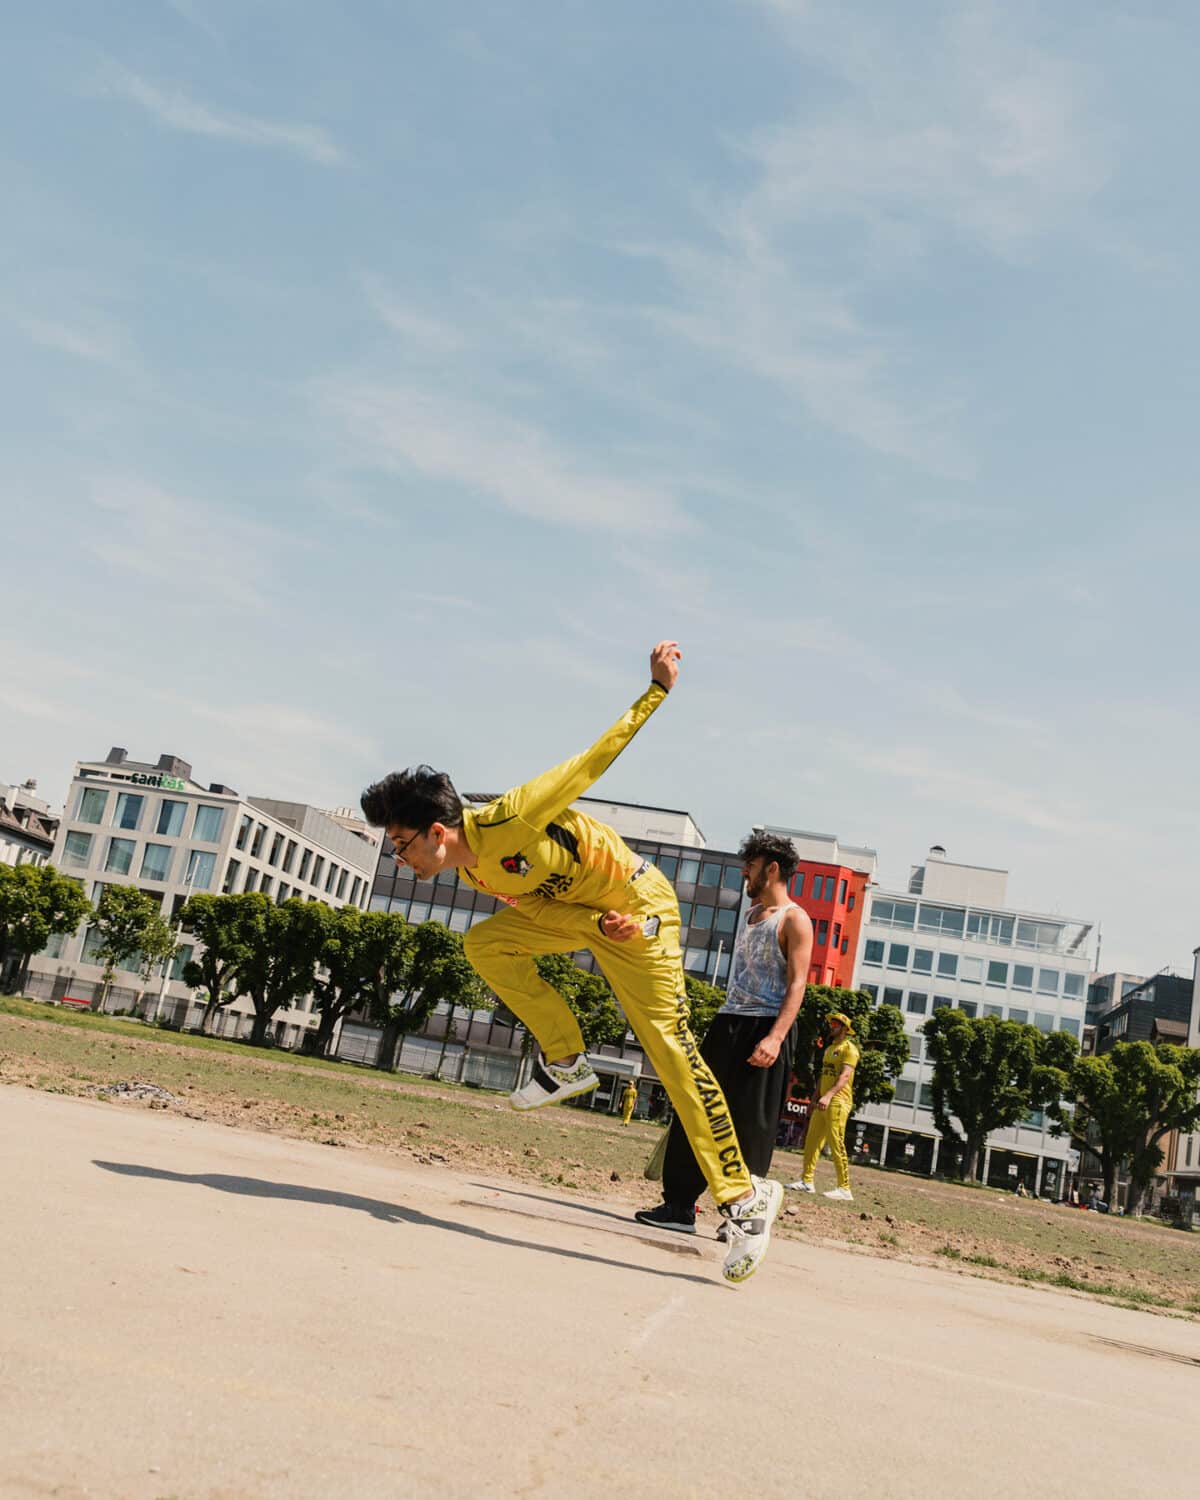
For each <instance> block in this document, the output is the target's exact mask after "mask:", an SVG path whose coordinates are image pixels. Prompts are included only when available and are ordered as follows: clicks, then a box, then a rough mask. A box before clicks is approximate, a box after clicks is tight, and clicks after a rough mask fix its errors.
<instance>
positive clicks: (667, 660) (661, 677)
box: [650, 641, 683, 693]
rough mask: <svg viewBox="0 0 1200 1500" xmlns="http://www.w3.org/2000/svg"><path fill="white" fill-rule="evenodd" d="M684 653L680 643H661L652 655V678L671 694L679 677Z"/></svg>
mask: <svg viewBox="0 0 1200 1500" xmlns="http://www.w3.org/2000/svg"><path fill="white" fill-rule="evenodd" d="M682 655H683V653H682V652H681V651H680V649H679V642H678V641H659V643H658V645H657V646H655V648H654V650H653V651H651V653H650V676H651V677H652V678H653V679H654V681H655V682H657V683H658V685H659V686H660V687H664V688H666V690H667V692H668V693H669V692H670V691H671V689H672V688H673V687H674V686H675V679H676V678H677V677H678V676H679V661H680V658H681V657H682Z"/></svg>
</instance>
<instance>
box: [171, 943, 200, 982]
mask: <svg viewBox="0 0 1200 1500" xmlns="http://www.w3.org/2000/svg"><path fill="white" fill-rule="evenodd" d="M195 951H196V950H195V948H194V947H193V946H192V944H191V943H184V944H183V945H182V946H181V947H179V948H177V949H176V950H175V957H174V958H173V959H172V960H171V978H172V979H179V980H182V979H183V971H184V969H185V968H186V967H187V965H188V964H190V963H191V961H192V954H193V953H194V952H195Z"/></svg>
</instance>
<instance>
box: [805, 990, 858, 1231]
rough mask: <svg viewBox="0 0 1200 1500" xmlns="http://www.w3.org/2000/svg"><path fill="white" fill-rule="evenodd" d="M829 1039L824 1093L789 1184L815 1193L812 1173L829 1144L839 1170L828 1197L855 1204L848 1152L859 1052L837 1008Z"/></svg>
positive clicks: (823, 1063)
mask: <svg viewBox="0 0 1200 1500" xmlns="http://www.w3.org/2000/svg"><path fill="white" fill-rule="evenodd" d="M828 1024H829V1041H828V1042H827V1043H826V1046H825V1051H824V1053H823V1055H822V1058H821V1093H820V1095H819V1097H818V1098H817V1099H816V1100H815V1101H814V1103H813V1107H812V1113H811V1114H810V1115H809V1120H808V1134H807V1135H806V1136H805V1138H804V1165H803V1167H802V1168H801V1172H800V1177H799V1179H798V1180H797V1181H796V1182H789V1183H788V1187H790V1188H795V1189H796V1190H797V1191H798V1192H801V1193H815V1192H816V1188H815V1187H813V1173H814V1172H815V1171H816V1167H817V1157H818V1156H820V1154H821V1148H822V1146H824V1145H826V1144H828V1146H829V1154H830V1155H831V1156H832V1157H833V1165H834V1170H835V1171H836V1172H837V1187H835V1188H830V1189H829V1191H828V1192H827V1193H826V1194H825V1196H826V1198H833V1199H835V1200H837V1201H839V1202H842V1203H853V1202H854V1194H853V1193H852V1192H851V1191H850V1159H849V1157H848V1156H847V1155H846V1125H847V1123H848V1122H849V1119H850V1115H851V1112H852V1111H853V1109H854V1070H855V1068H856V1067H857V1066H858V1059H859V1051H858V1048H857V1047H856V1046H855V1045H854V1043H853V1042H852V1041H851V1040H850V1038H851V1036H852V1035H853V1032H854V1027H853V1026H852V1025H851V1022H850V1017H849V1016H847V1015H843V1014H842V1012H841V1011H838V1012H837V1013H836V1014H835V1015H832V1016H830V1018H829V1023H828Z"/></svg>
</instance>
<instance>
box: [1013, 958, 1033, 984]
mask: <svg viewBox="0 0 1200 1500" xmlns="http://www.w3.org/2000/svg"><path fill="white" fill-rule="evenodd" d="M1013 989H1014V990H1032V989H1033V968H1032V966H1031V965H1030V964H1013Z"/></svg>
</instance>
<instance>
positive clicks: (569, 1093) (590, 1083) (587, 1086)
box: [508, 1073, 600, 1110]
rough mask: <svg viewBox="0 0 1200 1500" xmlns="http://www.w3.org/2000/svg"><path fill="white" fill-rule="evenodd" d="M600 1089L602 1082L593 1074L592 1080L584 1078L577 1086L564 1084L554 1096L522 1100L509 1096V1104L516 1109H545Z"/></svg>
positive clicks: (512, 1095) (548, 1095) (515, 1096)
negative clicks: (548, 1105)
mask: <svg viewBox="0 0 1200 1500" xmlns="http://www.w3.org/2000/svg"><path fill="white" fill-rule="evenodd" d="M599 1087H600V1080H599V1079H598V1078H597V1077H596V1075H595V1074H594V1073H593V1074H592V1076H591V1077H590V1078H584V1079H583V1080H582V1081H581V1082H579V1083H575V1084H564V1085H563V1087H562V1088H560V1089H556V1090H555V1091H554V1093H553V1094H547V1095H546V1096H545V1097H544V1098H542V1099H520V1098H518V1097H517V1095H516V1094H509V1096H508V1102H509V1103H510V1104H511V1105H512V1107H513V1108H514V1109H521V1110H527V1109H545V1107H546V1106H547V1104H561V1103H562V1102H563V1101H564V1100H565V1099H576V1098H578V1097H579V1095H580V1094H590V1093H591V1092H592V1090H593V1089H598V1088H599Z"/></svg>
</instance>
